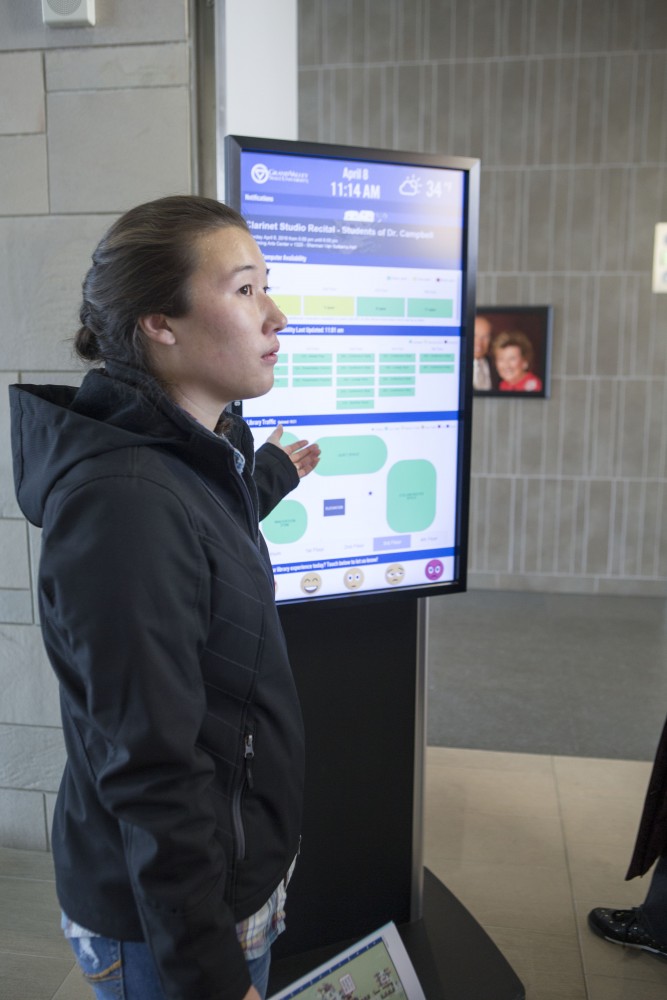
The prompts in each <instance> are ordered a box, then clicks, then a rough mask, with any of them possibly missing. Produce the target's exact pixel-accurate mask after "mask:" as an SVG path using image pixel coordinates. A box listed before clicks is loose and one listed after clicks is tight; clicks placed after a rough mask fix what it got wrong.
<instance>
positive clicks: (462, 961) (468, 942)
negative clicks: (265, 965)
mask: <svg viewBox="0 0 667 1000" xmlns="http://www.w3.org/2000/svg"><path fill="white" fill-rule="evenodd" d="M375 929H376V928H374V927H369V928H368V932H369V933H370V932H371V931H373V930H375ZM398 930H399V932H400V935H401V937H402V939H403V943H404V944H405V947H406V948H407V951H408V954H409V955H410V958H411V960H412V964H413V965H414V967H415V969H416V971H417V975H418V977H419V980H420V982H421V984H422V988H423V990H424V994H425V995H426V998H427V1000H525V996H526V992H525V990H524V987H523V985H522V983H521V981H520V980H519V978H518V976H517V975H516V973H515V972H514V970H513V969H512V968H511V966H510V965H509V963H508V962H507V960H506V959H505V958H504V957H503V955H502V954H501V952H500V951H499V950H498V948H497V947H496V946H495V944H494V943H493V941H492V940H491V938H490V937H489V936H488V934H487V933H486V931H484V930H483V929H482V928H481V927H480V926H479V924H478V923H477V921H476V920H475V919H474V917H472V916H471V915H470V914H469V913H468V911H467V910H466V909H465V907H464V906H463V905H462V904H461V903H460V902H459V901H458V899H456V897H455V896H454V895H452V893H451V892H450V891H449V889H447V888H446V887H445V886H444V885H443V884H442V882H440V881H439V880H438V879H437V878H436V877H435V875H433V874H432V873H431V872H430V871H429V869H428V868H425V869H424V895H423V915H422V917H421V919H420V920H416V921H413V922H411V923H408V924H403V925H402V926H399V928H398ZM351 943H352V942H351V941H342V942H339V943H338V944H337V945H329V946H328V947H326V948H318V949H316V950H314V951H308V952H304V953H303V954H301V955H290V956H289V957H288V958H283V959H279V960H278V961H276V962H274V963H273V964H272V967H271V978H270V981H269V996H271V994H272V993H276V992H278V990H282V989H284V988H285V987H286V986H288V985H289V984H290V983H291V982H294V980H295V979H298V978H300V977H301V976H303V975H304V974H305V973H306V972H309V971H310V970H311V969H314V968H315V967H316V966H318V965H320V964H321V963H322V962H325V961H326V960H327V959H329V958H331V957H332V956H333V955H335V954H336V953H337V952H339V951H342V950H343V948H346V947H347V946H348V945H349V944H351Z"/></svg>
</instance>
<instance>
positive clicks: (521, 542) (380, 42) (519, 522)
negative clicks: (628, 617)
mask: <svg viewBox="0 0 667 1000" xmlns="http://www.w3.org/2000/svg"><path fill="white" fill-rule="evenodd" d="M299 12H300V41H301V48H300V129H299V135H300V138H302V139H309V140H311V141H321V142H339V143H348V144H354V145H362V146H379V147H388V148H394V149H406V150H424V151H426V152H430V153H438V152H440V153H448V154H454V155H460V156H475V157H479V158H480V159H481V161H482V177H481V227H480V256H479V268H480V280H479V286H478V302H479V303H480V304H484V305H494V304H495V305H512V304H521V305H524V304H525V305H529V304H551V305H553V306H554V345H553V391H552V398H551V399H550V400H548V401H547V402H541V401H538V400H530V399H526V400H506V399H480V400H476V401H475V413H474V430H473V464H472V511H471V531H470V542H471V551H470V569H471V577H470V583H471V585H472V586H476V587H503V588H512V589H518V590H531V589H534V590H541V591H568V592H575V593H576V592H581V593H600V594H609V593H613V594H646V595H661V596H662V595H665V594H667V531H666V530H665V522H666V514H667V295H660V296H659V295H654V294H652V292H651V270H652V251H653V235H654V226H655V223H657V222H660V221H665V220H667V3H665V0H599V2H598V0H300V3H299Z"/></svg>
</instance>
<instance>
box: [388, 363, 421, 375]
mask: <svg viewBox="0 0 667 1000" xmlns="http://www.w3.org/2000/svg"><path fill="white" fill-rule="evenodd" d="M415 367H416V366H415V365H380V374H381V375H400V374H401V372H405V373H406V374H407V375H414V373H415Z"/></svg>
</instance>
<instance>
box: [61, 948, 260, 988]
mask: <svg viewBox="0 0 667 1000" xmlns="http://www.w3.org/2000/svg"><path fill="white" fill-rule="evenodd" d="M68 940H69V943H70V945H71V948H72V951H73V952H74V955H75V957H76V961H77V964H78V966H79V968H80V969H81V971H82V972H83V975H84V978H85V980H86V982H87V983H88V985H89V986H90V987H91V988H92V990H93V992H94V994H95V996H96V997H97V1000H165V996H164V993H163V991H162V987H161V985H160V980H159V979H158V975H157V971H156V968H155V964H154V962H153V958H152V956H151V953H150V951H149V950H148V946H147V945H146V944H144V943H143V942H142V941H113V940H112V939H110V938H105V937H81V938H76V937H75V938H68ZM270 964H271V951H270V950H269V951H267V952H265V954H264V955H262V956H261V958H254V959H251V960H250V961H249V962H248V971H249V973H250V979H251V981H252V984H253V986H254V987H255V989H256V990H257V992H258V993H259V995H260V996H261V997H262V998H264V997H266V988H267V986H268V981H269V967H270Z"/></svg>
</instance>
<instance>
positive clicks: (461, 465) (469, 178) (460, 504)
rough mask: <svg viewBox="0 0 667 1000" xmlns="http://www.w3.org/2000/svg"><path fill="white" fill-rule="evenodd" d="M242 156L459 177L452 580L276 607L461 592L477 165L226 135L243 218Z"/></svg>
mask: <svg viewBox="0 0 667 1000" xmlns="http://www.w3.org/2000/svg"><path fill="white" fill-rule="evenodd" d="M245 152H263V153H267V154H270V153H279V154H287V155H293V156H303V157H310V158H316V157H322V158H326V159H341V160H356V161H359V163H360V164H363V163H368V162H375V163H390V164H396V165H399V166H405V167H417V168H418V167H434V168H437V169H446V170H455V171H459V172H461V173H462V174H463V175H464V206H463V216H464V223H463V247H462V265H463V266H462V272H463V275H462V278H463V288H462V296H461V301H462V305H463V314H462V322H461V359H462V363H461V370H460V373H459V400H460V404H459V415H460V416H459V439H458V454H459V456H460V459H459V462H458V468H457V483H456V498H457V509H456V520H455V536H456V540H455V547H456V554H455V557H454V565H455V572H454V579H453V580H450V581H445V582H442V583H426V582H425V583H423V584H413V585H410V586H400V587H397V588H387V589H381V590H360V591H358V592H357V593H355V594H352V595H350V594H316V595H313V596H309V597H307V596H305V595H304V597H303V598H285V599H282V600H280V601H279V603H280V604H308V603H310V602H312V601H331V600H336V601H341V600H342V601H355V602H358V601H360V600H376V599H383V598H386V597H389V596H391V595H394V596H395V595H403V596H404V597H405V596H408V595H413V596H415V597H434V596H437V595H440V594H455V593H461V592H462V591H465V590H466V589H467V572H468V565H467V564H468V526H469V513H470V455H471V442H472V407H473V391H472V360H473V331H474V323H475V299H476V279H477V249H478V226H479V176H480V161H479V160H477V159H473V158H469V157H459V156H444V155H443V156H441V155H439V154H433V153H414V152H412V153H411V152H404V151H398V150H389V149H375V148H369V147H362V146H345V145H339V144H329V143H319V142H302V141H300V140H289V139H269V138H260V137H257V136H241V135H227V136H225V140H224V157H225V169H224V177H225V191H224V200H225V202H226V203H227V204H229V205H230V206H231V207H232V208H235V209H236V210H237V211H239V212H240V213H241V214H243V204H242V201H241V156H242V154H243V153H245ZM234 410H235V412H237V413H239V414H242V412H243V411H242V404H241V403H239V404H234Z"/></svg>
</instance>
